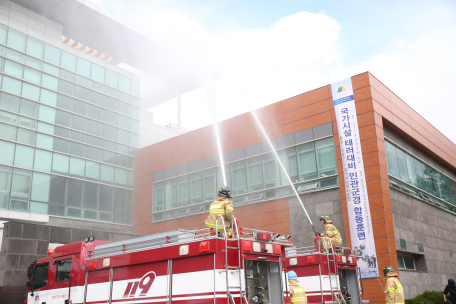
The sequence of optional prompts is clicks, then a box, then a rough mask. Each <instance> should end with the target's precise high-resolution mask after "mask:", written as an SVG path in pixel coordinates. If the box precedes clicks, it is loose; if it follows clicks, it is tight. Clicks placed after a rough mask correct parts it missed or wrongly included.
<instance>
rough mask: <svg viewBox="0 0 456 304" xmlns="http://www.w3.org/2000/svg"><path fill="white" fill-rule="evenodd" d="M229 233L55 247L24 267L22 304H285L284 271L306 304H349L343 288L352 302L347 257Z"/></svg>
mask: <svg viewBox="0 0 456 304" xmlns="http://www.w3.org/2000/svg"><path fill="white" fill-rule="evenodd" d="M232 226H233V227H234V231H235V232H236V233H234V236H233V238H224V237H221V236H220V235H218V233H217V232H213V231H211V232H208V230H207V229H201V230H192V231H189V230H181V229H177V230H172V231H166V232H162V233H155V234H151V235H147V236H142V237H138V238H135V239H131V240H127V241H121V242H107V241H95V240H94V239H93V237H90V238H86V239H85V240H84V242H83V241H81V242H77V243H72V244H68V245H62V246H59V247H57V248H56V249H55V250H53V251H52V252H51V251H49V252H48V256H47V257H45V258H42V259H39V260H37V261H35V262H33V263H31V265H30V266H29V268H28V271H27V273H28V278H29V280H28V282H27V286H28V288H29V292H28V294H27V303H28V304H32V303H33V304H66V303H73V304H76V303H78V304H79V303H84V304H89V303H97V304H98V303H169V304H170V303H173V302H176V303H192V304H193V303H208V304H209V303H214V304H215V303H229V304H234V303H236V304H253V303H266V304H268V303H271V304H279V303H280V304H284V303H289V302H290V299H289V297H288V282H287V277H286V271H287V267H288V270H295V271H296V273H297V274H298V276H299V280H300V283H301V285H302V286H303V287H304V288H305V289H306V291H307V294H308V299H309V303H331V302H334V303H339V304H341V303H345V304H349V303H348V301H347V297H345V298H344V297H343V296H342V292H343V289H341V287H344V286H345V285H346V287H347V288H348V290H349V291H350V292H351V293H352V295H355V294H356V295H357V296H356V297H353V299H355V298H357V297H358V295H359V283H357V282H358V277H357V274H356V257H355V256H353V254H351V252H350V254H347V252H345V251H344V252H342V253H343V254H329V253H326V254H322V253H320V252H319V250H320V249H319V248H317V246H316V247H315V248H317V249H315V248H314V252H313V253H310V252H309V253H308V252H306V249H303V248H298V249H296V248H295V249H293V248H291V243H290V241H289V239H290V236H287V235H280V234H278V233H273V232H266V231H259V230H254V229H247V228H244V229H242V228H239V229H238V227H237V224H236V222H235V221H233V222H232ZM225 235H226V234H225ZM287 248H291V249H289V250H288V251H287V253H285V249H287ZM344 250H348V249H344ZM350 250H351V249H350ZM286 254H287V257H286ZM285 260H286V261H285ZM336 273H339V275H338V276H336ZM342 273H345V276H344V275H342ZM344 279H346V282H347V283H344V282H345V281H344ZM349 281H350V282H351V283H348V282H349ZM353 282H356V283H357V284H358V285H357V286H358V287H356V288H358V289H356V288H355V287H353V286H352V285H353V284H354V283H353ZM328 284H330V285H328ZM344 284H345V285H344ZM328 286H329V287H328ZM356 290H358V291H357V293H356ZM352 303H354V304H355V303H356V304H357V303H361V302H356V301H355V300H352Z"/></svg>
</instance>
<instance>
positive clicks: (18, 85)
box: [2, 76, 22, 95]
mask: <svg viewBox="0 0 456 304" xmlns="http://www.w3.org/2000/svg"><path fill="white" fill-rule="evenodd" d="M2 88H3V90H5V91H8V92H10V93H13V94H16V95H21V89H22V81H20V80H17V79H14V78H11V77H8V76H3V85H2Z"/></svg>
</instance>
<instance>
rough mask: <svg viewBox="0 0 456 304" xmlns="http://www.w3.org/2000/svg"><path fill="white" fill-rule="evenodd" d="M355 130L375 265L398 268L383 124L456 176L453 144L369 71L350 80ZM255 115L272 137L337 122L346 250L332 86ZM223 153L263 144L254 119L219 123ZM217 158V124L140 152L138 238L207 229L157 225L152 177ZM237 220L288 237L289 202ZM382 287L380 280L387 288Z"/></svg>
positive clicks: (243, 210)
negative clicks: (149, 234) (354, 112)
mask: <svg viewBox="0 0 456 304" xmlns="http://www.w3.org/2000/svg"><path fill="white" fill-rule="evenodd" d="M352 83H353V91H354V98H355V103H356V111H357V115H358V126H359V133H360V139H361V146H362V151H363V160H364V165H365V174H366V181H367V190H368V194H369V202H370V208H371V216H372V224H373V230H374V236H375V246H376V250H377V256H378V266H379V268H380V269H382V268H383V267H384V266H386V265H388V264H390V265H392V266H393V267H394V268H397V258H396V244H395V236H394V226H393V213H392V208H391V199H390V189H389V181H388V171H387V161H386V151H385V143H384V133H383V126H384V125H388V127H389V128H390V129H394V130H395V131H396V132H398V133H400V134H401V136H403V137H404V138H406V139H407V140H408V141H410V142H411V143H412V144H414V145H416V146H417V147H418V148H419V149H421V150H422V151H424V152H425V153H427V154H429V155H430V156H431V157H433V158H434V159H436V160H437V161H439V162H441V163H442V164H443V165H445V166H447V167H449V168H451V170H452V171H456V146H455V145H454V144H453V143H452V142H451V141H450V140H449V139H447V138H446V137H445V136H444V135H443V134H441V133H440V132H439V131H438V130H437V129H435V128H434V127H433V126H432V125H431V124H430V123H428V122H427V121H426V120H424V119H423V118H422V117H421V116H420V115H419V114H417V113H416V112H415V111H414V110H413V109H412V108H411V107H409V106H408V105H407V104H406V103H405V102H403V101H402V100H401V99H399V98H398V97H397V96H396V95H395V94H394V93H393V92H391V91H390V90H389V89H388V88H387V87H386V86H384V85H383V84H382V83H381V82H380V81H378V80H377V79H376V78H375V77H374V76H372V75H371V74H370V73H368V72H366V73H363V74H360V75H357V76H354V77H352ZM257 114H258V116H259V118H260V120H261V123H262V124H263V126H264V128H265V129H266V131H267V133H268V135H269V136H270V137H271V138H275V137H279V136H283V135H287V134H290V133H294V132H297V131H301V130H304V129H308V128H311V127H315V126H319V125H322V124H326V123H332V124H333V132H334V140H335V146H336V155H337V166H338V168H339V184H340V185H341V186H340V194H341V198H342V208H343V214H344V223H345V235H346V238H347V245H348V246H350V231H349V226H348V215H347V205H346V200H345V198H346V195H345V187H344V176H343V172H342V160H341V153H340V147H339V140H338V135H337V133H338V131H337V126H336V117H335V113H334V107H333V103H332V96H331V86H330V85H327V86H324V87H321V88H318V89H316V90H313V91H310V92H307V93H304V94H301V95H298V96H295V97H292V98H289V99H286V100H283V101H280V102H276V103H274V104H271V105H268V106H266V107H263V108H261V109H258V110H257ZM219 127H220V133H221V141H222V149H223V151H224V152H226V151H231V150H234V149H237V148H242V147H245V146H248V145H252V144H255V143H259V142H262V141H264V140H265V139H264V138H263V135H262V134H261V133H260V131H259V129H258V128H257V126H256V125H255V123H254V120H253V117H252V116H251V114H250V113H245V114H242V115H239V116H237V117H233V118H230V119H227V120H225V121H222V122H221V123H220V125H219ZM216 154H217V147H216V143H215V136H214V134H213V128H212V126H207V127H204V128H201V129H198V130H195V131H192V132H189V133H186V134H184V135H181V136H178V137H175V138H172V139H169V140H166V141H163V142H160V143H157V144H154V145H152V146H148V147H145V148H142V149H140V150H138V151H137V152H136V163H135V181H134V185H135V190H134V206H133V224H134V232H135V233H136V234H141V235H142V234H148V233H153V232H157V231H164V230H169V229H175V228H184V229H194V228H203V227H204V219H205V218H206V215H205V214H199V215H193V216H188V217H185V218H179V219H173V220H167V221H163V222H159V223H152V204H153V202H152V176H153V173H154V172H157V171H161V170H164V169H167V168H170V167H174V166H178V165H181V164H185V163H189V162H192V161H195V160H199V159H203V158H206V157H209V156H213V155H216ZM236 215H237V216H239V219H240V221H241V223H242V222H248V223H249V227H252V228H256V229H264V230H268V231H277V232H280V233H290V217H289V210H288V199H277V200H273V201H268V202H263V203H261V208H258V207H257V206H256V205H247V206H239V207H236ZM382 283H383V282H382ZM363 285H364V292H365V297H366V299H368V300H370V301H371V302H375V303H384V294H383V290H382V289H381V288H380V286H379V283H378V281H377V279H365V280H363Z"/></svg>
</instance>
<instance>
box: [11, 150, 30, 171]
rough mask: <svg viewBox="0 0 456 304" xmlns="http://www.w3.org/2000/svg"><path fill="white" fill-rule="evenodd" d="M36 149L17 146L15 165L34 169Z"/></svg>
mask: <svg viewBox="0 0 456 304" xmlns="http://www.w3.org/2000/svg"><path fill="white" fill-rule="evenodd" d="M34 153H35V149H34V148H32V147H27V146H23V145H16V155H15V156H14V165H15V166H18V167H21V168H27V169H32V168H33V155H34Z"/></svg>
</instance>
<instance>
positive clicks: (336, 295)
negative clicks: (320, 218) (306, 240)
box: [319, 238, 347, 304]
mask: <svg viewBox="0 0 456 304" xmlns="http://www.w3.org/2000/svg"><path fill="white" fill-rule="evenodd" d="M319 240H322V242H323V244H324V246H323V247H322V249H323V250H324V251H325V253H326V259H327V261H328V278H329V286H330V288H331V296H332V298H333V300H335V301H336V302H337V304H347V303H346V302H345V298H344V296H343V295H342V293H341V292H340V287H339V276H338V274H337V263H336V255H335V249H334V247H333V245H332V241H331V239H329V238H328V239H324V238H321V239H319ZM328 243H329V245H330V246H328ZM330 250H331V253H330V252H329V251H330ZM331 257H332V259H331ZM330 262H332V265H333V266H334V272H331V264H330ZM333 278H335V279H336V286H334V287H335V288H334V287H333V281H332V279H333Z"/></svg>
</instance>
